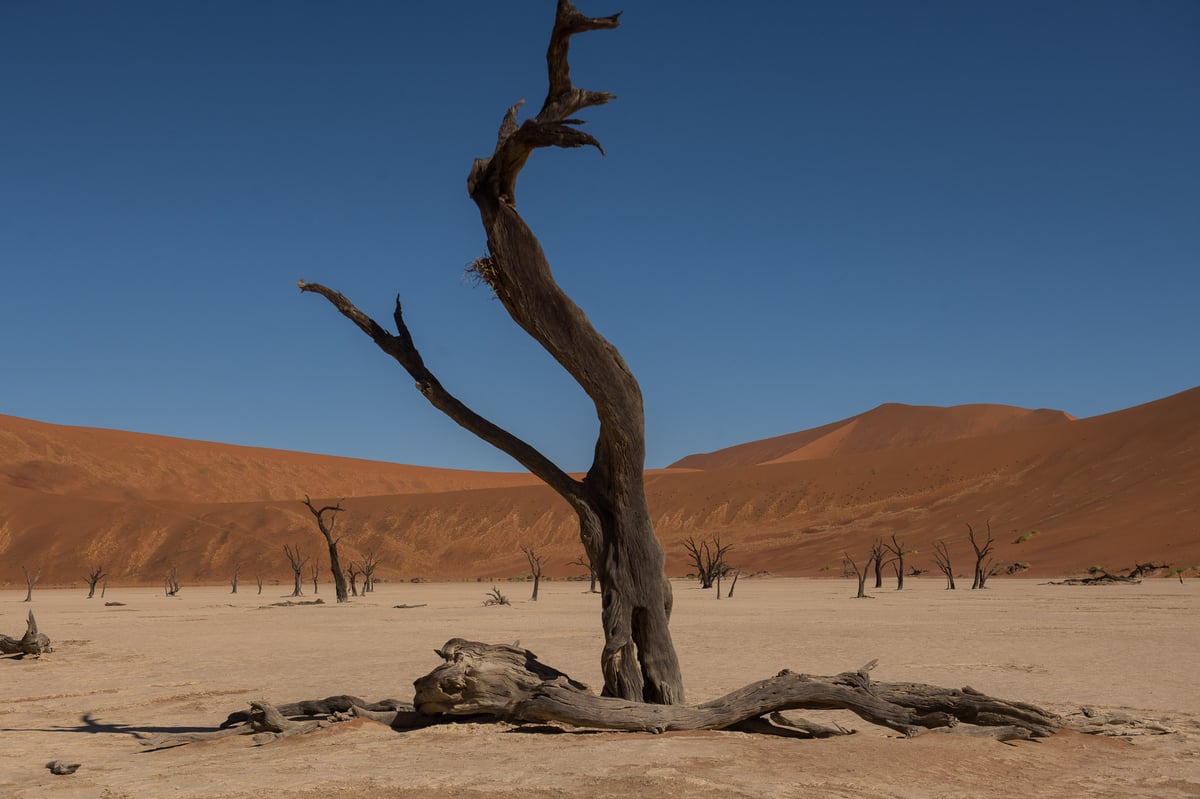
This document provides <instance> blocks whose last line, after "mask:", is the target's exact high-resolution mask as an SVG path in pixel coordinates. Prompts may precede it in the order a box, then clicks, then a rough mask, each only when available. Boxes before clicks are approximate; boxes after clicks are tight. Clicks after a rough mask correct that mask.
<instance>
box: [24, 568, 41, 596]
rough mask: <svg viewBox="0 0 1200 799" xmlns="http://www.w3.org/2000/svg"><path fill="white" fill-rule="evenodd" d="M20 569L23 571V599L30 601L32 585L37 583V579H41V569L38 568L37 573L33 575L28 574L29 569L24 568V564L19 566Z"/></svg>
mask: <svg viewBox="0 0 1200 799" xmlns="http://www.w3.org/2000/svg"><path fill="white" fill-rule="evenodd" d="M21 571H23V572H24V573H25V601H26V602H32V601H33V587H34V586H35V585H37V584H38V580H40V579H42V570H41V569H38V570H37V574H35V575H33V576H32V577H30V576H29V569H27V568H25V567H24V566H22V567H21Z"/></svg>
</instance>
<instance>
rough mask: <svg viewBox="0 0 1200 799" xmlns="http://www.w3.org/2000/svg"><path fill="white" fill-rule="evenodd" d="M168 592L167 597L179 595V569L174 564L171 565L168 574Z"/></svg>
mask: <svg viewBox="0 0 1200 799" xmlns="http://www.w3.org/2000/svg"><path fill="white" fill-rule="evenodd" d="M166 592H167V596H178V595H179V567H178V566H176V565H175V564H174V563H172V564H171V570H170V571H169V572H167V578H166Z"/></svg>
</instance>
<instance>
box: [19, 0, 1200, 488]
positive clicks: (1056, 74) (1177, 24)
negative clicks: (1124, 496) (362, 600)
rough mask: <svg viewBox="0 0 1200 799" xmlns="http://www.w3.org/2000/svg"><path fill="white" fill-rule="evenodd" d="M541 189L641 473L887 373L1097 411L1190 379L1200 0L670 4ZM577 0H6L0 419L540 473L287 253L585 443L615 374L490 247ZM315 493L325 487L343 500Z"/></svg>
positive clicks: (1196, 268)
mask: <svg viewBox="0 0 1200 799" xmlns="http://www.w3.org/2000/svg"><path fill="white" fill-rule="evenodd" d="M580 7H581V9H582V10H583V11H584V12H585V13H591V14H596V15H601V14H608V13H612V12H614V11H617V10H622V8H623V10H624V12H625V13H624V15H623V17H622V25H621V27H620V28H619V29H618V30H616V31H611V32H596V33H591V34H588V35H586V36H582V37H577V38H576V40H575V42H574V44H573V47H572V72H573V75H574V78H575V81H576V83H577V84H578V85H580V86H583V87H585V88H589V89H596V90H607V91H611V92H613V93H615V94H616V95H617V96H618V99H617V101H616V102H615V103H613V104H610V105H608V106H604V107H600V108H593V109H588V110H587V112H586V113H585V114H584V116H585V117H586V118H587V120H588V131H589V132H591V133H592V134H593V135H595V136H596V137H597V138H599V140H600V141H601V142H602V143H603V144H604V146H605V148H606V149H607V152H608V156H607V157H601V156H600V155H599V154H598V153H596V152H595V151H591V150H587V151H584V150H577V151H540V152H538V153H536V154H535V156H534V158H533V159H532V160H531V162H530V163H529V165H528V166H527V168H526V169H525V171H524V173H523V174H522V178H521V182H520V184H519V186H518V203H519V208H520V210H521V212H522V214H523V215H524V216H525V217H526V219H527V220H528V221H529V223H530V224H531V226H532V227H533V229H534V230H535V232H537V234H538V235H539V237H540V238H541V240H542V243H543V245H544V246H545V248H546V250H547V252H548V254H549V256H550V259H551V263H552V264H553V266H554V268H555V273H556V276H557V277H558V279H559V281H560V282H561V283H562V285H563V286H564V287H565V288H566V289H567V291H568V292H569V293H570V294H571V295H572V296H573V297H574V298H575V299H576V301H577V302H578V303H579V304H580V305H581V306H582V307H583V308H584V309H585V310H586V311H587V312H588V314H589V316H590V317H591V319H592V321H593V322H594V323H595V324H596V326H597V327H598V328H599V329H600V330H601V331H602V332H603V333H604V334H605V335H607V336H608V337H609V338H610V339H611V340H612V341H613V342H614V343H615V344H616V345H617V346H618V348H619V349H620V350H621V351H622V353H623V354H624V355H625V357H626V359H627V360H628V361H629V363H630V366H631V367H632V369H633V370H634V373H635V374H636V375H637V376H638V377H639V379H640V381H641V384H642V388H643V392H644V394H645V397H646V411H647V435H648V465H649V466H663V465H666V464H667V463H669V462H671V461H673V460H675V459H677V458H680V457H682V456H684V455H687V454H689V453H692V452H698V451H707V450H712V449H716V448H719V447H723V446H728V445H732V444H737V443H742V442H745V441H750V440H754V439H758V438H764V437H768V436H773V435H781V434H784V433H788V432H792V431H795V430H801V429H804V428H808V427H813V426H816V425H819V424H824V423H827V422H830V421H833V420H835V419H839V418H843V417H846V416H850V415H853V414H856V413H859V412H862V411H864V410H867V409H869V408H871V407H873V406H875V405H878V404H880V403H883V402H905V403H912V404H931V405H953V404H959V403H969V402H994V403H1005V404H1011V405H1020V406H1025V407H1053V408H1061V409H1063V410H1066V411H1069V412H1070V413H1073V414H1075V415H1077V416H1090V415H1095V414H1100V413H1106V412H1109V411H1113V410H1117V409H1120V408H1124V407H1128V406H1131V405H1135V404H1139V403H1142V402H1146V401H1149V400H1153V399H1156V398H1159V397H1162V396H1166V395H1168V394H1172V393H1174V392H1177V391H1180V390H1183V389H1186V388H1190V387H1192V386H1194V385H1196V384H1198V383H1200V348H1198V347H1197V343H1198V342H1200V313H1197V311H1196V307H1197V305H1198V304H1200V265H1198V263H1197V261H1198V256H1200V145H1198V144H1197V142H1200V4H1197V3H1195V2H1192V0H1180V1H1179V2H1156V1H1154V0H1146V1H1145V2H1133V1H1132V0H1131V1H1130V2H1105V1H1104V0H1087V1H1086V2H1084V1H1083V0H1080V1H1079V2H1056V1H1055V0H1037V1H1036V2H1022V1H1020V0H1017V1H1015V2H1014V1H1012V0H1005V2H992V3H982V2H980V3H976V2H959V1H958V0H955V1H954V2H932V1H926V0H912V1H911V2H904V3H901V2H891V1H890V0H889V1H888V2H882V1H880V2H865V1H862V0H858V1H856V0H850V1H849V2H821V3H813V2H786V3H783V2H781V3H771V2H760V3H741V4H736V3H734V4H728V3H720V4H718V3H715V2H688V3H682V2H663V1H662V0H657V1H656V2H643V1H639V0H625V2H624V4H623V5H621V4H620V0H618V3H617V4H615V5H611V6H610V5H605V4H603V2H601V0H581V4H580ZM553 8H554V3H553V2H552V1H551V0H537V1H536V2H534V1H533V0H520V2H509V3H496V2H482V1H478V2H477V1H476V0H463V1H462V2H456V3H420V4H417V3H401V2H383V1H382V0H380V1H376V2H371V1H369V0H362V1H359V2H353V3H334V2H306V1H304V0H288V2H282V1H281V2H260V1H258V0H237V1H236V2H233V1H230V0H205V1H204V2H199V1H198V0H197V1H195V2H189V1H188V0H172V1H171V2H161V0H147V1H145V2H137V1H135V0H115V1H114V2H107V3H96V2H85V1H84V0H77V1H73V2H66V1H61V0H60V1H56V0H4V2H0V100H2V104H0V143H2V146H0V273H2V275H3V281H4V288H5V293H6V302H5V306H4V312H3V314H2V315H0V357H2V358H3V364H4V376H3V378H2V379H0V413H5V414H11V415H15V416H23V417H28V418H33V419H39V420H43V421H48V422H54V423H59V424H74V425H86V426H95V427H111V428H118V429H125V430H135V431H141V432H149V433H158V434H162V435H171V436H181V437H186V438H198V439H206V440H215V441H224V442H230V443H237V444H246V445H252V446H264V447H275V448H281V449H294V450H303V451H312V452H323V453H331V454H338V455H346V456H352V457H363V458H373V459H380V460H391V461H398V462H405V463H416V464H423V465H431V466H450V467H458V468H471V469H502V470H511V469H514V468H517V467H516V464H515V463H514V462H512V461H511V460H509V459H508V458H507V457H506V456H504V455H503V454H501V453H498V452H495V451H494V450H492V449H491V448H490V447H488V446H487V445H486V444H483V443H482V442H479V441H477V440H476V439H474V438H473V437H472V436H471V435H470V434H468V433H466V432H464V431H461V430H460V429H459V428H457V427H456V426H455V425H454V424H453V423H452V422H450V421H449V420H447V419H445V418H443V417H442V416H441V415H440V414H439V413H438V412H437V411H435V410H434V409H433V408H431V407H430V406H428V405H427V404H426V403H425V401H424V399H423V398H422V397H421V396H420V395H419V394H418V393H417V392H416V391H414V390H413V387H412V381H411V380H410V379H409V378H408V376H407V375H405V374H404V373H403V372H402V370H401V369H400V368H399V366H398V365H396V364H395V363H394V362H392V361H390V360H389V359H388V358H386V357H385V356H383V355H382V354H381V353H379V352H378V351H377V350H376V349H375V348H374V346H373V345H371V344H370V342H369V341H368V340H367V339H366V338H365V337H364V336H363V335H362V334H361V333H360V332H359V331H358V330H357V329H355V328H353V327H352V326H351V325H350V324H349V323H348V322H346V321H345V320H344V319H342V318H341V317H340V316H338V315H337V314H336V312H334V311H333V309H332V308H330V307H329V306H328V305H327V304H326V303H325V302H324V301H323V300H321V299H320V298H318V297H315V296H312V295H301V294H300V293H299V292H298V290H297V289H296V287H295V282H296V280H297V279H300V278H303V279H305V280H309V281H318V282H323V283H326V284H328V285H331V286H333V287H335V288H338V289H339V290H341V291H343V292H344V293H346V294H347V295H348V296H349V297H351V299H353V300H354V301H355V302H356V303H357V304H358V305H359V306H360V307H361V308H363V309H364V310H366V311H367V312H369V313H371V314H373V315H375V316H376V318H378V319H379V320H380V321H381V322H382V321H387V322H390V314H391V305H392V300H393V298H394V297H395V295H396V294H397V293H399V294H400V295H401V296H402V298H403V300H404V304H405V311H406V318H407V319H408V321H409V325H410V327H411V328H412V331H413V334H414V336H415V338H416V341H417V344H418V346H419V347H420V348H421V349H422V351H423V353H424V355H425V359H426V362H427V363H428V364H429V365H430V367H431V368H432V369H433V370H434V371H435V372H436V373H437V374H438V375H439V377H440V378H441V379H442V381H443V383H445V384H446V386H447V387H448V388H450V390H451V391H453V392H455V393H456V394H457V395H458V396H459V397H460V398H461V399H463V400H464V401H465V402H467V403H468V404H469V405H471V406H473V407H474V408H475V409H476V410H478V411H479V412H481V413H483V414H484V415H486V416H488V417H490V418H492V419H493V420H494V421H496V422H497V423H499V424H501V425H503V426H506V427H508V428H509V429H511V430H512V431H513V432H515V433H517V434H518V435H521V436H523V437H525V438H526V439H527V440H529V441H530V442H531V443H533V444H534V445H535V446H538V447H539V448H540V449H542V450H543V451H544V452H545V453H547V454H548V455H549V456H550V457H552V458H554V459H555V460H556V461H557V462H558V463H559V464H560V465H562V466H563V467H565V468H569V469H580V468H584V467H586V465H587V464H588V463H589V462H590V458H591V448H592V443H593V441H594V435H595V427H596V422H595V415H594V413H593V411H592V408H591V406H590V404H589V402H588V400H587V398H586V397H585V396H584V395H583V394H582V392H581V391H580V390H579V389H578V388H577V387H575V386H574V384H573V383H572V382H571V381H570V379H569V378H568V377H566V375H565V374H564V373H562V371H561V370H560V369H559V368H558V367H557V365H555V364H554V363H553V362H552V361H551V360H550V358H549V357H548V356H546V355H545V354H544V353H542V352H541V350H540V349H538V347H537V346H536V344H534V343H533V342H531V341H530V340H528V339H527V338H526V337H525V336H524V334H523V333H522V332H521V331H520V330H519V329H518V328H517V327H516V326H515V325H514V324H512V323H511V321H509V320H508V318H507V316H506V315H505V314H504V311H503V308H502V307H501V306H500V305H499V303H498V302H496V301H495V300H493V299H492V298H491V297H490V295H489V293H488V292H487V290H486V289H485V288H479V287H472V286H471V285H469V283H467V282H466V281H464V279H463V270H464V267H465V265H466V264H467V263H469V262H470V261H471V259H472V258H474V257H475V256H477V255H479V254H481V253H482V252H483V249H484V236H483V232H482V229H481V227H480V224H479V219H478V216H477V214H476V211H475V208H474V206H473V204H472V203H471V201H470V200H469V198H468V197H467V195H466V190H465V179H466V175H467V171H468V169H469V167H470V164H471V161H472V159H473V158H475V157H478V156H485V155H488V154H490V152H491V148H492V147H493V146H494V143H495V133H496V128H497V126H498V124H499V122H500V119H501V117H502V115H503V113H504V110H505V109H506V108H507V106H508V105H509V104H511V103H512V102H514V101H516V100H518V99H520V98H523V97H524V98H527V99H528V100H529V105H530V106H532V108H533V109H534V110H536V108H537V107H538V106H539V105H540V100H541V98H542V97H543V96H544V94H545V61H544V52H545V46H546V41H547V35H548V32H549V28H550V24H551V22H552V19H553ZM311 490H317V489H315V488H313V489H311Z"/></svg>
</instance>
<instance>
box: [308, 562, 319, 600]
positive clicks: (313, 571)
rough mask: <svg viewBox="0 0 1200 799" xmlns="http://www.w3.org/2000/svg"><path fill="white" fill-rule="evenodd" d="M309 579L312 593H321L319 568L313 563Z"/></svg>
mask: <svg viewBox="0 0 1200 799" xmlns="http://www.w3.org/2000/svg"><path fill="white" fill-rule="evenodd" d="M309 577H311V578H312V584H313V593H314V594H319V593H321V567H320V566H318V565H317V564H315V563H314V564H313V565H312V566H311V567H310V574H309Z"/></svg>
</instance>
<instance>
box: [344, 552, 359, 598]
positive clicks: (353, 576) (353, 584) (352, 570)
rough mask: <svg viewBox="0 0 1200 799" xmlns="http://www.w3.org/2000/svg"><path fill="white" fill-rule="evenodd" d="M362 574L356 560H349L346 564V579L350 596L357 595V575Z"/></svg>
mask: <svg viewBox="0 0 1200 799" xmlns="http://www.w3.org/2000/svg"><path fill="white" fill-rule="evenodd" d="M360 574H362V567H361V566H359V565H358V563H357V562H356V561H353V560H352V561H350V564H349V565H348V566H346V581H347V583H349V586H350V596H358V576H359V575H360Z"/></svg>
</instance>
